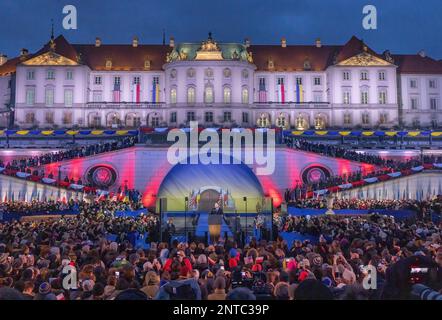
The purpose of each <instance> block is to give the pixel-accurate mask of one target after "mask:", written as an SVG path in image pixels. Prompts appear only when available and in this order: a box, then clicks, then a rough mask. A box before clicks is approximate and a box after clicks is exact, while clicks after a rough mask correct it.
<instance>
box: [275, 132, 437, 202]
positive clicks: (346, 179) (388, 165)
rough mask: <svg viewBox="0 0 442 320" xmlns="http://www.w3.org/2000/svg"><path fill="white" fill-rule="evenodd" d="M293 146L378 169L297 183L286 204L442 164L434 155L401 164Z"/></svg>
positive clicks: (336, 149)
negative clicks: (323, 192)
mask: <svg viewBox="0 0 442 320" xmlns="http://www.w3.org/2000/svg"><path fill="white" fill-rule="evenodd" d="M290 146H292V147H294V148H296V149H298V150H303V151H309V152H315V153H318V154H321V155H325V156H329V157H334V158H335V157H338V158H343V159H347V160H351V161H356V162H361V163H368V164H372V165H374V166H375V167H374V168H373V169H364V170H363V169H361V170H359V171H355V172H351V173H349V174H344V175H334V176H323V177H321V178H320V179H318V180H316V181H310V182H305V181H301V182H300V181H298V182H297V183H296V184H295V187H294V188H293V189H288V190H286V192H285V195H284V198H285V201H286V202H289V201H291V200H298V199H300V198H305V197H306V196H307V194H308V193H309V192H311V191H315V190H322V189H327V188H330V187H335V186H339V185H343V184H348V183H352V182H356V181H361V180H363V179H368V178H373V177H378V176H381V175H385V174H388V173H392V172H400V171H403V170H408V171H409V170H410V169H411V168H413V167H418V166H421V165H425V164H434V163H442V157H440V156H435V155H422V156H420V157H414V158H409V159H407V160H403V161H398V160H393V159H387V158H384V157H380V156H378V155H373V154H369V153H361V152H356V151H354V150H350V149H347V148H345V147H340V146H337V145H331V144H322V143H315V142H310V141H307V140H303V139H298V140H295V141H294V142H293V143H291V142H290Z"/></svg>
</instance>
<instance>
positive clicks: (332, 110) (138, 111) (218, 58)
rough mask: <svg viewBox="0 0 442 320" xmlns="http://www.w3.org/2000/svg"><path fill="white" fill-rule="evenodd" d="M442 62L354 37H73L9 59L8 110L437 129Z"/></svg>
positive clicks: (97, 124) (3, 110)
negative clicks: (159, 40)
mask: <svg viewBox="0 0 442 320" xmlns="http://www.w3.org/2000/svg"><path fill="white" fill-rule="evenodd" d="M441 95H442V62H441V61H436V60H434V59H432V58H430V57H427V56H426V55H425V53H424V52H419V53H418V54H412V55H394V54H391V53H390V52H389V51H385V52H384V53H382V54H380V53H377V52H375V51H373V50H372V49H370V48H369V47H368V46H367V45H366V44H365V43H364V42H363V41H362V40H360V39H358V38H356V37H352V38H351V39H350V40H349V41H348V42H347V43H346V44H344V45H323V44H322V43H321V41H320V40H319V39H318V40H316V43H314V44H313V45H288V44H287V42H286V40H285V39H284V38H283V39H282V40H281V43H280V44H279V45H252V44H251V43H250V41H249V40H247V39H246V40H245V42H244V43H243V44H240V43H217V42H216V41H215V40H214V39H213V38H212V35H211V34H210V33H209V37H208V39H207V40H205V41H202V42H201V43H179V44H178V43H177V44H176V43H175V41H174V39H173V38H171V39H170V43H169V44H168V45H165V44H163V45H144V44H140V43H139V41H138V39H137V38H134V39H133V41H132V44H129V45H106V44H103V43H102V42H101V40H100V39H99V38H97V39H96V41H95V44H70V43H69V42H68V41H67V40H66V39H65V38H64V37H63V36H59V37H57V38H54V37H53V36H52V37H51V40H50V41H49V42H48V43H47V44H46V45H45V46H44V47H43V48H42V49H40V50H39V51H37V52H35V53H29V52H28V50H26V49H22V50H21V53H20V55H19V56H18V57H15V58H13V59H8V58H7V57H5V56H1V57H0V115H2V116H3V119H4V121H5V122H8V124H5V125H9V126H12V125H15V126H16V127H20V128H57V127H60V128H74V127H80V128H81V127H88V128H105V127H109V128H117V127H126V128H130V127H139V126H148V127H183V126H185V125H187V124H188V122H189V121H191V120H196V121H198V122H199V123H200V124H201V125H203V126H206V127H213V126H223V127H270V126H276V127H281V128H286V129H289V128H292V129H296V130H306V129H310V128H315V129H317V130H321V129H326V128H361V129H363V128H381V129H382V128H395V127H405V128H435V127H438V126H441V124H442V113H441V112H440V108H441V101H440V97H441Z"/></svg>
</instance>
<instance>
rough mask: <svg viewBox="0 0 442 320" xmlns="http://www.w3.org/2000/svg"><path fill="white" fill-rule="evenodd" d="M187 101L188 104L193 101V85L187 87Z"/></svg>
mask: <svg viewBox="0 0 442 320" xmlns="http://www.w3.org/2000/svg"><path fill="white" fill-rule="evenodd" d="M187 103H188V104H193V103H195V87H188V88H187Z"/></svg>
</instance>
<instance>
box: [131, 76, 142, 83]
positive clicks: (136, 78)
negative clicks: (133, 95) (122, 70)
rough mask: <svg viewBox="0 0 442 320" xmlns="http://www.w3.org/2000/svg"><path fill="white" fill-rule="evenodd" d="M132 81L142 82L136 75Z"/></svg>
mask: <svg viewBox="0 0 442 320" xmlns="http://www.w3.org/2000/svg"><path fill="white" fill-rule="evenodd" d="M132 83H133V84H140V83H141V80H140V77H134V78H133V82H132Z"/></svg>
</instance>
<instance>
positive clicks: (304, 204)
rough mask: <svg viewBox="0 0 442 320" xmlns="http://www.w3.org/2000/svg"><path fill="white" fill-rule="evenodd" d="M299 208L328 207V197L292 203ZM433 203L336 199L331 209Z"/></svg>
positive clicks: (394, 207)
mask: <svg viewBox="0 0 442 320" xmlns="http://www.w3.org/2000/svg"><path fill="white" fill-rule="evenodd" d="M292 205H294V206H295V207H297V208H309V209H327V199H318V198H315V199H303V200H297V201H294V202H293V203H292ZM431 205H433V202H432V201H417V200H411V199H403V200H390V199H382V200H376V199H356V198H352V199H334V200H333V206H332V208H331V209H334V210H340V209H355V210H377V209H387V210H415V211H417V210H422V208H426V207H428V206H431Z"/></svg>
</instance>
